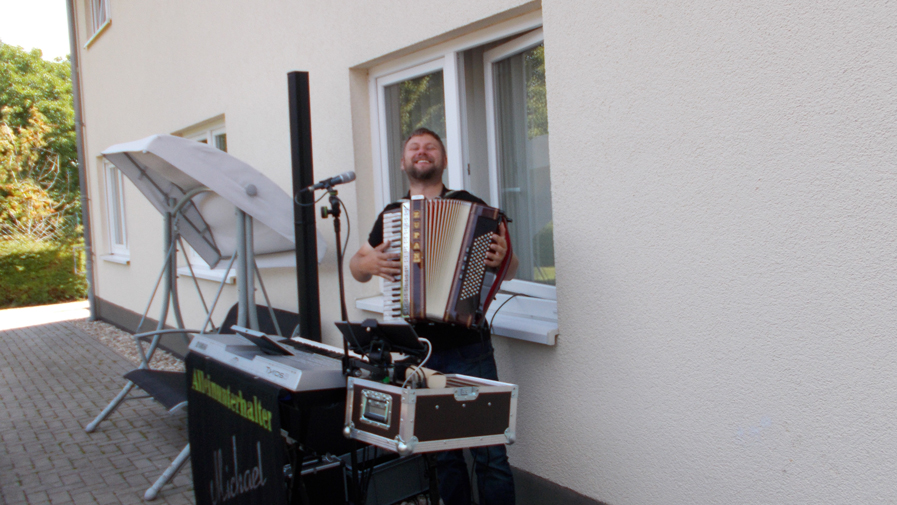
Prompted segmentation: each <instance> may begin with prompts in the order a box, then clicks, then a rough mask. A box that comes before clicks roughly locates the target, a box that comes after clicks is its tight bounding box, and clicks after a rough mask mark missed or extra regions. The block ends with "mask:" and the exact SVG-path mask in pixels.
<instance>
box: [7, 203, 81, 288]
mask: <svg viewBox="0 0 897 505" xmlns="http://www.w3.org/2000/svg"><path fill="white" fill-rule="evenodd" d="M80 221H81V220H80V219H79V217H78V216H50V217H49V218H46V219H42V220H34V221H32V222H30V223H28V224H27V225H23V224H21V223H9V222H3V223H0V254H3V253H4V252H7V251H13V250H14V251H17V252H18V253H22V252H37V251H43V250H46V249H48V248H58V249H62V248H71V249H72V252H73V254H72V256H73V260H72V261H73V265H72V268H73V270H74V272H75V274H78V275H81V274H83V273H84V271H83V270H84V267H83V265H84V245H83V240H82V235H81V233H82V229H81V223H80Z"/></svg>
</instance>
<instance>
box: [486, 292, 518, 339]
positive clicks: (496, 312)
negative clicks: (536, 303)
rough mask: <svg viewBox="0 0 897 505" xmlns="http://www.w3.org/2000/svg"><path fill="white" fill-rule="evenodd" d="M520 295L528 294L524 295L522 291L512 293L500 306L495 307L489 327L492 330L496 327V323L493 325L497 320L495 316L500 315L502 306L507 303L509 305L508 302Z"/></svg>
mask: <svg viewBox="0 0 897 505" xmlns="http://www.w3.org/2000/svg"><path fill="white" fill-rule="evenodd" d="M518 296H526V295H522V294H520V293H514V294H513V295H511V296H510V297H508V299H507V300H505V301H503V302H501V305H499V306H498V308H497V309H495V312H493V313H492V319H490V320H489V328H490V330H491V329H492V328H493V327H494V325H493V324H492V323H494V322H495V316H497V315H498V311H499V310H501V308H502V307H504V306H505V305H507V303H508V302H510V301H511V300H513V299H514V298H517V297H518Z"/></svg>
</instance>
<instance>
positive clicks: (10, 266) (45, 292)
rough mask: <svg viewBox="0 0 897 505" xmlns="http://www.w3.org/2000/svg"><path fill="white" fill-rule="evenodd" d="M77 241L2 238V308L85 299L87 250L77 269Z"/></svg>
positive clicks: (0, 279) (0, 247) (80, 253)
mask: <svg viewBox="0 0 897 505" xmlns="http://www.w3.org/2000/svg"><path fill="white" fill-rule="evenodd" d="M74 245H77V244H76V243H66V244H56V243H52V242H48V241H27V240H0V308H9V307H27V306H31V305H46V304H49V303H58V302H66V301H73V300H83V299H84V298H85V297H86V296H87V279H86V278H85V276H84V267H83V264H84V259H83V256H84V255H83V252H82V251H83V250H79V253H78V256H79V257H78V263H79V271H80V273H79V274H76V273H75V271H74V270H75V263H74V262H75V256H74V255H75V254H76V253H75V251H74V250H73V246H74Z"/></svg>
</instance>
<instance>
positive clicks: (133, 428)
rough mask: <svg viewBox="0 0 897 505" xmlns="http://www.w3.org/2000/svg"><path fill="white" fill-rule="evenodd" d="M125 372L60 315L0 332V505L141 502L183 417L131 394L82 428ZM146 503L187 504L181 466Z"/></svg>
mask: <svg viewBox="0 0 897 505" xmlns="http://www.w3.org/2000/svg"><path fill="white" fill-rule="evenodd" d="M131 369H132V366H131V364H130V363H128V362H127V361H126V360H125V359H124V358H122V357H121V356H119V355H118V354H116V353H115V352H113V351H111V350H110V349H109V348H108V347H106V346H104V345H103V344H101V343H100V342H98V341H97V340H95V339H94V338H92V337H90V336H88V335H85V334H83V333H82V332H80V331H79V330H78V329H77V328H75V327H74V326H73V325H71V324H69V323H66V322H60V323H50V324H44V325H38V326H30V327H27V328H20V329H14V330H6V331H0V405H3V407H4V408H3V409H2V410H0V504H5V505H13V504H15V505H18V504H24V503H28V504H29V505H34V504H45V503H46V504H49V503H52V504H54V505H55V504H60V503H76V504H79V505H80V504H82V503H83V504H88V503H97V504H101V505H118V504H142V503H144V502H143V494H144V492H145V491H146V489H147V488H148V487H149V486H150V484H152V483H153V482H155V480H156V479H157V478H158V477H159V476H160V475H161V474H162V471H164V469H165V468H167V467H168V465H169V464H170V462H171V460H172V459H173V458H174V457H175V456H177V454H178V453H179V452H180V451H181V449H183V447H184V445H185V444H186V443H187V431H186V415H185V414H184V413H181V414H180V415H178V414H175V415H170V414H168V413H167V412H166V411H165V409H164V408H162V407H161V406H160V405H158V404H156V403H155V402H153V401H150V400H135V401H129V402H126V403H124V404H123V405H121V406H120V407H119V408H118V409H117V410H116V411H115V412H113V413H112V414H111V415H110V416H109V417H108V418H107V419H106V420H105V421H104V422H103V423H101V424H100V425H99V427H98V428H97V430H96V431H95V432H94V433H86V432H85V431H84V427H85V426H87V424H88V423H90V422H91V421H93V419H94V418H95V417H96V416H97V415H98V414H99V412H100V411H101V410H102V409H103V408H105V407H106V405H107V404H108V403H109V401H111V400H112V398H113V397H115V395H117V394H118V392H119V391H121V388H122V387H123V386H124V384H125V381H124V379H122V375H124V374H125V373H126V372H127V371H129V370H131ZM135 393H136V394H137V395H140V396H142V393H140V391H139V390H134V392H132V393H131V394H132V395H134V394H135ZM153 503H154V504H175V503H176V504H192V503H194V499H193V486H192V473H191V470H190V465H189V463H188V464H187V465H185V467H184V468H183V469H182V470H181V472H180V473H179V474H178V475H177V476H176V477H175V479H173V480H172V482H171V483H169V484H167V485H166V486H164V487H163V488H162V490H161V492H160V494H159V496H158V498H157V499H156V500H155V501H154V502H153Z"/></svg>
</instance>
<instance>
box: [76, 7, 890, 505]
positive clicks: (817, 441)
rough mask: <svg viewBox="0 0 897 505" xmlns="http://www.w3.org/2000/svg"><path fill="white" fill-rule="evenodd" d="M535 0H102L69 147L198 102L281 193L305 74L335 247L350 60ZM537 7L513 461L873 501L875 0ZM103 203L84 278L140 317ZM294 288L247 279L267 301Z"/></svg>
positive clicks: (505, 373) (724, 492)
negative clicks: (533, 304)
mask: <svg viewBox="0 0 897 505" xmlns="http://www.w3.org/2000/svg"><path fill="white" fill-rule="evenodd" d="M534 7H538V6H537V5H530V4H523V3H522V2H519V1H510V0H503V1H499V0H489V1H486V2H484V1H478V2H474V1H463V2H454V3H452V4H451V7H450V8H449V7H448V6H447V4H445V3H444V2H434V1H427V2H410V1H403V2H393V3H389V4H383V3H381V2H352V3H348V4H347V3H345V2H339V3H337V2H286V1H282V2H268V3H266V4H264V5H260V4H259V3H257V2H237V1H228V2H222V1H215V2H213V1H211V0H208V1H191V2H183V1H165V2H150V3H148V2H124V1H113V3H112V19H113V21H112V26H111V27H110V29H109V30H108V31H107V32H106V33H104V34H102V35H101V36H100V38H98V39H97V40H96V41H95V43H94V44H93V45H91V46H90V48H89V49H87V50H84V51H82V62H83V65H84V68H83V76H84V85H83V88H84V104H85V121H86V123H87V135H86V139H87V144H88V145H87V148H88V153H87V160H89V161H90V160H96V157H97V156H98V155H99V152H100V151H101V150H102V149H104V148H106V147H108V146H110V145H112V144H115V143H119V142H124V141H128V140H134V139H137V138H141V137H144V136H147V135H150V134H153V133H160V132H161V133H168V132H174V131H178V130H181V129H183V128H186V127H189V126H191V125H194V124H196V123H199V122H201V121H204V120H206V119H209V118H212V117H216V116H218V115H221V114H224V116H225V118H226V125H227V133H228V148H229V152H231V153H232V154H234V155H235V156H237V157H238V158H240V159H242V160H244V161H246V162H248V163H250V164H251V165H253V166H255V167H256V168H258V169H260V170H261V171H263V172H264V173H265V174H267V175H268V176H269V177H270V178H272V179H273V180H275V181H276V182H278V183H279V184H280V185H281V186H282V187H283V188H285V189H286V190H287V191H288V192H289V188H290V152H289V121H288V115H287V88H286V73H287V72H288V71H291V70H308V71H309V72H310V76H311V94H312V104H311V106H312V125H313V138H314V161H315V174H316V178H319V179H320V178H323V177H326V176H328V175H335V174H337V173H340V172H343V171H345V170H349V169H354V170H356V171H357V172H358V181H356V183H355V184H354V185H348V186H343V189H341V191H340V194H341V196H342V198H343V200H344V201H345V202H346V204H347V205H348V206H349V217H350V219H351V220H352V234H353V235H352V238H351V240H350V245H349V250H350V252H354V251H355V250H356V248H357V246H358V244H359V243H360V240H361V239H364V237H365V236H366V234H367V230H368V229H369V226H370V223H371V222H372V221H373V218H374V215H375V213H376V212H377V211H379V209H376V208H375V205H374V194H373V190H372V187H373V182H372V181H373V178H374V176H373V174H372V173H371V171H370V159H371V139H370V138H369V135H370V118H369V103H368V96H367V77H366V71H365V68H368V67H370V66H373V65H375V64H378V63H382V62H383V61H388V60H389V59H391V58H395V57H398V56H401V55H402V54H407V53H409V52H412V51H414V50H418V49H421V48H425V47H427V46H429V45H432V44H435V43H437V42H440V41H443V40H445V39H447V38H450V37H451V36H454V35H460V34H463V33H466V32H468V31H471V30H473V29H474V28H481V27H483V26H484V25H488V24H490V23H492V22H495V21H497V20H500V19H503V18H505V17H507V16H508V15H510V14H519V13H523V12H526V11H529V10H532V9H533V8H534ZM542 9H543V18H544V30H545V47H546V50H545V54H546V65H547V79H548V103H549V123H550V129H551V147H550V148H551V167H552V184H553V188H552V193H553V198H554V202H553V205H554V219H555V223H554V230H555V246H556V251H557V253H556V258H557V274H558V308H559V313H560V317H559V319H560V337H559V338H558V344H557V345H556V346H555V347H545V346H540V345H536V344H528V343H524V342H519V341H509V340H505V339H501V338H497V339H496V346H497V355H498V358H499V368H500V373H501V375H502V378H503V379H504V380H508V381H511V382H515V383H518V384H520V387H521V399H520V404H519V408H520V410H519V421H518V432H519V438H518V440H519V442H518V443H517V444H516V445H514V446H512V448H511V459H512V464H513V465H515V466H517V467H519V468H521V469H523V470H526V471H529V472H531V473H534V474H536V475H539V476H542V477H545V478H546V479H549V480H550V481H553V482H556V483H558V484H560V485H562V486H565V487H569V488H572V489H574V490H576V491H578V492H580V493H583V494H585V495H588V496H591V497H594V498H596V499H598V500H601V501H603V502H606V503H609V504H613V505H623V504H639V505H642V504H660V503H664V504H691V503H706V504H716V503H807V504H809V503H890V502H894V501H897V484H895V480H894V479H893V475H895V474H897V463H895V458H894V457H893V454H895V453H897V435H895V434H894V430H893V427H892V426H891V425H892V422H891V419H890V418H891V415H890V414H891V411H892V410H893V408H894V405H895V403H897V392H895V391H897V366H895V365H894V362H895V358H897V344H895V343H894V341H893V339H892V334H893V329H894V328H895V327H897V324H895V323H897V316H895V309H894V307H895V306H897V303H895V302H897V295H895V293H897V261H895V260H897V253H895V245H897V243H895V232H894V223H895V218H897V204H895V203H894V202H895V199H894V197H893V196H892V195H894V194H895V193H897V191H895V190H897V127H895V120H894V118H895V117H897V114H895V112H897V93H895V90H897V56H895V55H897V9H895V8H894V6H893V5H891V4H889V3H887V2H875V1H871V0H870V1H860V0H855V1H850V2H840V3H826V4H819V3H811V2H804V3H800V2H798V3H782V2H768V1H764V2H753V3H750V4H744V3H742V2H575V3H574V2H565V1H560V0H545V1H544V2H542ZM509 12H510V14H509ZM434 13H435V15H434ZM484 20H485V21H484ZM81 26H82V31H83V26H84V25H83V22H82V25H81ZM88 36H89V35H88ZM86 38H87V37H86V36H84V34H83V33H82V39H83V40H86ZM88 173H89V174H91V175H94V176H95V175H96V174H97V167H96V165H95V164H94V165H93V166H92V167H90V169H89V170H88ZM100 185H101V179H99V178H96V177H94V178H93V179H92V180H91V182H90V191H91V197H92V199H93V201H92V212H93V214H92V215H93V219H94V221H95V229H100V228H102V226H103V222H104V218H103V216H102V213H103V208H102V205H100V204H99V201H98V200H99V199H98V196H99V195H100V194H101V193H100ZM127 206H128V209H127V211H128V220H129V221H128V226H129V238H130V249H131V264H130V265H129V266H123V265H117V264H110V263H105V262H102V261H100V262H98V265H97V266H98V268H97V276H98V287H97V293H98V295H99V296H100V297H102V298H103V299H105V300H108V301H112V302H114V303H116V304H118V305H121V306H124V307H126V308H129V309H131V310H133V311H136V312H140V311H142V309H143V307H144V305H145V303H146V300H147V298H148V296H149V292H150V289H151V285H152V282H153V281H154V280H155V276H156V275H157V274H158V270H159V268H161V260H162V258H161V257H162V253H161V250H160V248H161V246H160V245H159V238H158V237H160V235H161V216H159V215H158V213H156V211H155V210H153V209H152V208H151V206H150V205H149V203H148V202H146V201H145V199H143V198H142V197H141V196H140V195H139V194H138V193H137V192H136V190H135V189H134V188H133V187H129V188H128V194H127ZM318 225H319V230H320V231H321V232H322V233H323V234H324V236H325V237H327V240H328V245H329V247H330V251H331V252H330V253H329V254H328V257H327V259H326V260H325V262H324V264H322V265H321V296H322V308H323V315H322V321H323V322H324V327H325V331H327V332H328V333H327V335H326V340H329V341H331V342H334V341H335V339H336V332H335V331H334V330H333V329H332V328H330V326H329V323H328V322H329V321H333V320H335V319H337V318H338V313H339V311H338V306H337V299H338V298H337V290H336V281H335V266H334V260H333V255H332V251H333V250H334V247H333V239H332V237H331V235H332V232H331V224H330V222H329V221H319V223H318ZM95 239H96V240H98V241H99V242H101V241H102V236H100V235H98V236H97V237H95ZM97 249H98V250H99V252H101V253H102V251H103V244H102V243H99V244H98V245H97ZM294 278H295V277H294V274H293V272H292V271H291V270H279V271H276V272H269V273H268V274H266V282H267V283H268V289H269V292H271V293H272V294H273V295H274V297H275V300H277V301H276V302H275V305H276V306H279V307H282V308H285V309H289V310H295V309H296V303H297V302H296V300H295V280H294ZM373 284H374V283H371V284H368V285H364V286H359V285H357V284H356V283H354V282H353V281H351V280H349V282H348V295H349V301H350V306H351V301H352V300H353V299H354V298H355V297H358V296H362V295H369V294H372V292H373V291H376V289H375V288H376V287H375V286H374V285H373ZM206 287H207V289H209V290H210V291H211V289H212V288H211V284H207V285H206ZM182 298H184V299H185V305H186V307H187V310H186V312H188V314H189V316H188V318H189V319H192V322H191V321H188V325H190V324H195V323H196V320H197V316H196V314H197V313H198V304H197V303H196V302H192V301H191V300H192V299H191V300H188V298H190V297H189V293H188V292H187V290H186V289H184V290H183V295H182ZM156 313H157V309H155V308H154V309H153V311H152V312H151V315H155V314H156ZM364 315H365V314H363V313H361V312H359V311H355V312H354V315H353V317H359V318H360V317H363V316H364ZM222 316H223V313H222Z"/></svg>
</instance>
